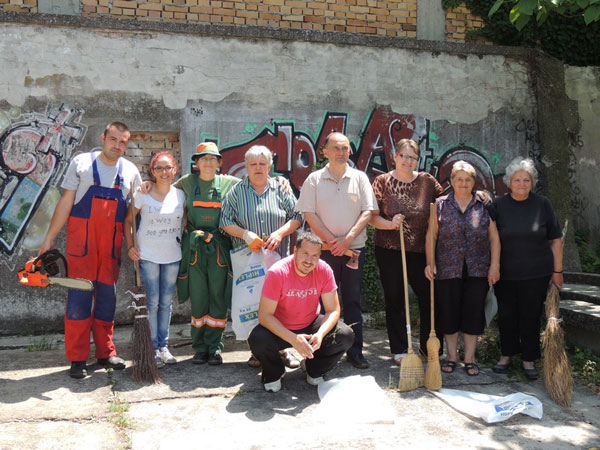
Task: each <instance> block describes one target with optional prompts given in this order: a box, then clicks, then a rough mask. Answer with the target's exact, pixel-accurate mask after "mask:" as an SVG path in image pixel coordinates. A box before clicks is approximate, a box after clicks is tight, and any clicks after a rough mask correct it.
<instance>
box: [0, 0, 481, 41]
mask: <svg viewBox="0 0 600 450" xmlns="http://www.w3.org/2000/svg"><path fill="white" fill-rule="evenodd" d="M417 1H418V0H81V14H82V15H83V16H92V17H114V18H119V19H127V20H153V21H164V22H184V23H203V24H219V25H261V26H272V27H281V28H303V29H310V30H327V31H344V32H349V33H362V34H378V35H384V36H398V37H405V38H416V37H417ZM0 11H14V12H37V0H0ZM482 27H483V22H482V20H481V18H480V17H477V16H474V15H473V14H471V12H470V11H469V10H468V9H467V8H466V7H465V5H464V3H463V4H461V5H460V6H459V7H457V8H455V9H450V10H448V11H446V40H447V41H448V42H471V43H473V42H476V43H486V44H490V42H488V41H485V40H483V39H477V40H474V39H467V37H466V34H467V31H468V30H476V29H479V28H482Z"/></svg>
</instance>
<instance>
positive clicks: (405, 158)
mask: <svg viewBox="0 0 600 450" xmlns="http://www.w3.org/2000/svg"><path fill="white" fill-rule="evenodd" d="M396 155H397V156H398V158H400V159H403V160H405V161H418V160H419V158H417V157H416V156H411V155H407V154H402V153H396Z"/></svg>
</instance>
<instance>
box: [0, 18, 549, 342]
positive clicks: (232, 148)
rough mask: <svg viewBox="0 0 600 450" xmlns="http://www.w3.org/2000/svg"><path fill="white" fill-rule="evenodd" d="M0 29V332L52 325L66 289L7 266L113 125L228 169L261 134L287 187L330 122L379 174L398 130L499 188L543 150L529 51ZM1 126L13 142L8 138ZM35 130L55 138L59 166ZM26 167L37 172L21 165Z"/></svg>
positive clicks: (311, 36) (444, 168)
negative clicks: (521, 158)
mask: <svg viewBox="0 0 600 450" xmlns="http://www.w3.org/2000/svg"><path fill="white" fill-rule="evenodd" d="M0 35H2V36H3V37H4V38H3V40H2V41H1V42H0V67H3V71H2V73H1V74H0V86H1V87H2V89H0V92H1V93H2V94H0V95H2V97H1V98H0V110H1V111H2V112H1V113H0V128H2V132H1V134H0V136H1V137H0V139H1V141H0V143H1V144H2V145H3V147H2V148H3V158H4V163H3V164H4V166H3V168H2V180H0V183H1V184H0V189H2V190H3V192H2V197H1V200H0V217H2V218H3V220H4V221H5V222H6V223H7V224H10V225H11V226H12V228H11V230H12V231H11V234H10V236H8V235H6V236H4V238H5V241H6V242H5V243H4V244H2V241H0V245H3V247H2V250H1V251H0V265H3V266H4V268H3V270H2V271H1V272H0V284H1V285H2V293H1V294H0V295H1V297H2V302H0V324H1V325H0V333H14V332H18V331H24V330H25V331H30V330H38V331H39V330H41V329H43V328H60V326H61V320H62V312H63V308H64V303H65V300H64V299H65V293H64V292H63V291H61V290H60V289H58V288H54V289H52V288H49V289H46V290H42V289H40V288H25V287H21V286H20V285H19V284H18V282H17V277H16V273H17V271H18V269H19V268H21V267H22V266H23V264H24V262H25V261H26V259H27V258H29V257H31V256H32V255H33V254H35V250H36V248H37V246H39V243H40V242H41V239H43V237H44V235H45V231H46V229H47V226H48V220H49V217H50V216H51V214H52V211H53V208H54V205H55V204H56V201H57V199H58V197H59V191H58V189H57V188H56V186H58V185H59V182H60V178H61V174H62V171H63V170H64V165H65V164H66V162H67V161H68V159H69V158H70V157H71V156H72V154H73V152H75V151H78V150H88V149H90V148H93V147H95V146H97V145H99V137H100V134H101V132H102V130H103V127H104V126H105V125H106V123H107V122H109V121H110V120H117V119H118V120H123V121H125V122H126V123H128V125H129V126H130V128H131V129H132V130H135V131H137V132H140V133H143V132H144V131H145V130H146V131H152V132H160V131H165V132H167V131H168V132H177V131H178V132H179V133H180V135H179V138H180V143H181V152H182V159H183V161H186V160H187V159H188V158H189V156H190V155H191V153H192V152H193V150H194V148H195V146H196V145H197V144H198V142H200V141H203V140H216V141H218V143H219V145H220V147H221V148H222V149H223V154H224V162H225V164H224V170H225V171H227V172H230V173H236V174H241V173H243V172H241V171H240V169H239V163H241V162H242V157H243V152H244V150H245V148H247V147H248V146H249V145H251V144H252V143H255V142H259V141H260V142H263V143H267V144H268V145H269V146H270V147H271V148H272V149H273V150H274V151H275V153H276V155H277V162H276V167H275V170H276V171H277V172H279V173H284V174H286V175H287V176H288V177H289V178H290V179H291V180H292V184H293V185H294V186H295V187H296V188H298V187H299V186H300V185H301V182H302V180H303V178H304V177H305V176H306V174H307V173H308V172H309V171H310V166H311V165H312V163H313V162H314V160H315V159H316V157H317V149H318V148H319V145H320V141H321V140H322V139H323V137H324V136H325V135H326V134H327V133H329V132H330V131H332V130H340V131H343V132H345V133H347V134H348V135H349V136H350V137H351V139H352V141H353V156H352V159H353V162H354V163H355V164H356V165H357V166H358V167H359V168H361V169H364V170H367V171H368V172H369V173H370V174H372V175H374V174H377V173H379V172H381V171H386V170H388V169H389V168H390V156H389V154H390V150H391V149H392V145H393V141H394V140H395V139H397V138H399V137H412V138H415V139H417V140H418V141H419V142H420V143H421V148H422V154H423V157H422V159H421V161H420V167H421V169H422V170H428V171H430V172H432V173H435V174H438V176H439V178H440V179H441V181H442V182H443V181H444V180H445V177H447V172H448V168H449V165H451V163H452V161H453V160H455V159H458V158H461V159H469V160H470V161H471V162H473V164H474V165H475V166H476V167H477V169H478V171H479V173H480V175H481V179H482V186H484V187H487V188H489V189H490V190H491V191H494V192H496V193H501V192H503V191H504V186H503V185H502V183H501V182H500V180H499V178H500V176H501V174H502V172H503V170H504V167H505V166H506V164H507V163H508V161H509V160H510V159H511V158H513V157H514V156H516V155H532V156H534V157H535V158H536V159H538V160H539V159H540V158H541V153H540V145H539V142H538V141H537V140H536V139H535V132H534V131H532V130H533V128H534V127H535V123H536V117H535V116H534V114H535V111H536V108H535V98H534V95H533V91H532V88H531V80H530V78H529V72H528V66H527V63H526V53H525V52H523V51H522V50H517V49H501V48H491V47H478V46H465V45H458V44H448V43H432V42H428V43H425V42H419V41H412V42H411V43H407V42H406V41H401V40H393V39H387V40H386V39H385V38H381V39H378V38H371V39H368V38H364V37H363V38H357V37H356V36H352V35H344V34H335V33H330V34H327V33H317V32H312V33H305V32H298V33H296V34H294V32H291V31H288V32H282V31H281V30H272V29H249V28H245V29H244V30H241V29H233V28H231V27H223V28H219V27H190V26H184V25H180V26H173V28H170V29H169V28H167V29H165V28H160V27H159V26H158V25H151V24H140V23H136V24H127V23H123V22H117V21H114V20H104V19H93V20H92V19H82V18H66V17H63V18H60V17H52V18H51V19H49V18H48V17H43V16H37V18H36V20H35V23H32V24H30V23H25V21H24V20H23V19H11V20H10V21H4V22H0ZM59 124H60V127H59V126H58V125H59ZM19 127H21V128H28V129H31V131H30V132H29V134H27V133H25V134H23V133H17V131H18V130H20V129H21V128H19ZM10 136H13V137H15V136H17V137H19V139H12V141H11V142H12V143H11V144H10V145H8V144H7V143H8V142H9V137H10ZM35 136H38V137H39V136H45V137H46V138H47V139H46V140H47V141H48V142H50V143H51V145H49V146H46V147H45V148H46V149H48V148H51V149H52V151H53V152H54V154H55V155H57V158H56V159H57V161H58V163H57V164H55V165H52V164H50V163H49V162H48V157H47V155H46V153H43V152H42V151H41V148H38V147H36V145H34V144H32V142H33V141H35ZM44 142H46V141H44ZM131 151H132V153H135V152H136V149H135V148H132V150H131ZM44 155H46V156H44ZM59 155H60V157H58V156H59ZM6 162H8V163H9V164H8V165H7V164H6ZM34 163H37V167H39V169H37V170H38V171H39V172H40V173H41V175H39V174H38V175H35V172H36V171H35V170H33V172H32V171H29V172H28V170H29V169H28V167H31V166H32V164H33V166H36V164H34ZM24 186H26V187H27V186H29V187H30V191H26V190H25V187H24ZM34 187H35V188H34ZM34 191H35V192H34ZM32 192H33V193H32ZM24 199H25V200H24ZM17 201H19V202H20V203H19V208H17V207H16V205H17ZM5 222H3V223H5ZM5 228H6V227H5ZM15 230H16V231H15ZM7 236H8V237H7ZM59 247H60V248H63V249H64V243H62V242H61V243H60V244H59ZM6 268H8V270H6ZM131 284H132V274H131V264H130V262H129V261H124V264H123V271H122V277H121V280H120V283H119V305H118V313H117V319H118V321H120V322H126V321H131V316H132V314H131V312H129V311H127V310H126V309H125V305H126V304H127V303H129V299H128V298H127V296H126V295H125V294H124V291H125V289H126V288H127V287H129V286H131ZM178 312H179V313H180V314H181V316H182V317H185V315H186V311H185V310H182V309H180V310H178Z"/></svg>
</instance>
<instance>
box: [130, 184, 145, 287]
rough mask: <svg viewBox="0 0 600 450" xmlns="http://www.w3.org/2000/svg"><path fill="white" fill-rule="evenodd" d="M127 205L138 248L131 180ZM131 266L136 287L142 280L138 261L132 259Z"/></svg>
mask: <svg viewBox="0 0 600 450" xmlns="http://www.w3.org/2000/svg"><path fill="white" fill-rule="evenodd" d="M129 205H130V206H131V215H132V220H131V226H132V227H133V246H134V247H135V249H136V250H138V237H137V226H136V224H135V214H134V213H133V211H134V208H135V207H134V206H133V181H132V182H131V187H130V189H129ZM133 267H134V268H135V285H136V287H140V286H141V285H142V280H140V262H139V261H134V262H133Z"/></svg>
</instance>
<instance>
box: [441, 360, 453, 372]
mask: <svg viewBox="0 0 600 450" xmlns="http://www.w3.org/2000/svg"><path fill="white" fill-rule="evenodd" d="M444 369H449V370H444ZM454 369H456V362H455V361H448V360H446V361H444V362H443V363H442V372H444V373H452V372H454Z"/></svg>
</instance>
